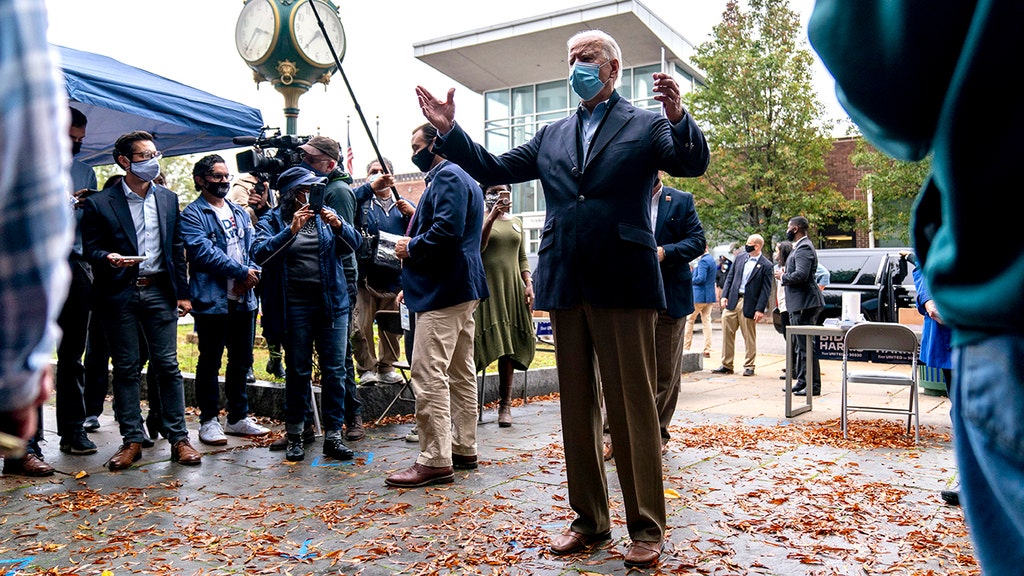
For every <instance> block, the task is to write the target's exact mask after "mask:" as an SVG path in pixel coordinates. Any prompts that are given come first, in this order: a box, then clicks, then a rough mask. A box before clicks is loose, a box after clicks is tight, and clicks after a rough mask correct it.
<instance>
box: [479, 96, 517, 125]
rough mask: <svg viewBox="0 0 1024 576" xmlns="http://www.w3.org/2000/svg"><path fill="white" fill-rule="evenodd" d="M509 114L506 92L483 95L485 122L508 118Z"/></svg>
mask: <svg viewBox="0 0 1024 576" xmlns="http://www.w3.org/2000/svg"><path fill="white" fill-rule="evenodd" d="M510 112H511V108H510V106H509V96H508V90H498V91H495V92H488V93H486V94H485V95H484V118H486V119H487V120H499V119H502V118H508V117H509V116H510V115H511V114H510Z"/></svg>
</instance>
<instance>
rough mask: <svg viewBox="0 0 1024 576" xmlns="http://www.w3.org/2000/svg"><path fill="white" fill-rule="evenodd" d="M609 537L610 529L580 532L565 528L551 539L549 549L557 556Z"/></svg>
mask: <svg viewBox="0 0 1024 576" xmlns="http://www.w3.org/2000/svg"><path fill="white" fill-rule="evenodd" d="M611 537H612V532H611V530H608V531H605V532H601V533H599V534H581V533H579V532H575V531H573V530H566V531H565V532H562V533H561V534H559V535H558V536H555V537H554V538H552V539H551V551H552V552H553V553H555V554H557V555H559V556H565V555H566V554H574V553H576V552H583V551H584V550H587V549H588V548H590V547H591V546H593V545H594V544H597V543H598V542H604V541H605V540H608V539H610V538H611Z"/></svg>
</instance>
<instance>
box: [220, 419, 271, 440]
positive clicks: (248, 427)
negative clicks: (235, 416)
mask: <svg viewBox="0 0 1024 576" xmlns="http://www.w3.org/2000/svg"><path fill="white" fill-rule="evenodd" d="M224 431H225V432H227V433H228V434H231V435H232V436H266V435H267V434H270V428H264V427H263V426H260V425H259V424H257V423H256V422H255V421H254V420H253V419H252V418H250V417H248V416H246V417H245V418H242V419H241V420H239V421H238V422H235V423H234V424H232V423H230V422H228V423H227V425H225V426H224Z"/></svg>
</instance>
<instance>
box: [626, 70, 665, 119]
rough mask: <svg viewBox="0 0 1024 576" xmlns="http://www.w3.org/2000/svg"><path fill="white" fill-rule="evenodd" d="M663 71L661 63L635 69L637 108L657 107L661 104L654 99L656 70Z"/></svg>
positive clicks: (634, 82) (633, 100) (634, 102)
mask: <svg viewBox="0 0 1024 576" xmlns="http://www.w3.org/2000/svg"><path fill="white" fill-rule="evenodd" d="M659 71H661V64H652V65H650V66H644V67H642V68H634V69H633V98H632V102H633V105H634V106H636V107H637V108H647V109H657V108H659V107H660V106H661V104H660V103H659V102H658V101H657V100H655V99H654V79H653V78H652V77H651V75H652V74H654V73H655V72H659Z"/></svg>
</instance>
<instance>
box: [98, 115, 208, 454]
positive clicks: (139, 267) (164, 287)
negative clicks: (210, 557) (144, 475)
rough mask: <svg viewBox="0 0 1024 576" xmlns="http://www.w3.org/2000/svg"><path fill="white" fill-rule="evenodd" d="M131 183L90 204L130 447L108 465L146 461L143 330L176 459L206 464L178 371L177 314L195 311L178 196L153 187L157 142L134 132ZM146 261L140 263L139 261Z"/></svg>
mask: <svg viewBox="0 0 1024 576" xmlns="http://www.w3.org/2000/svg"><path fill="white" fill-rule="evenodd" d="M113 155H114V162H116V163H117V165H118V166H120V167H121V168H123V169H124V170H125V176H124V179H123V180H122V181H121V182H120V183H118V184H115V185H114V186H111V187H110V188H107V189H105V190H103V191H101V192H99V193H97V194H93V195H92V196H90V197H89V198H88V199H86V200H85V205H84V207H83V212H82V222H81V227H82V244H83V255H84V256H85V258H86V259H87V260H89V262H90V264H92V270H93V276H94V280H93V286H94V288H93V294H94V297H95V298H96V312H97V315H98V316H99V320H100V323H101V325H102V326H103V330H104V332H105V333H106V335H107V340H108V343H109V346H110V357H111V362H112V364H113V367H114V372H113V387H114V413H115V414H116V415H117V422H118V425H119V427H120V431H121V436H122V438H123V439H124V443H123V444H122V446H121V447H120V448H119V449H118V450H117V453H116V454H114V456H112V457H111V458H110V460H109V461H108V463H107V465H108V467H109V468H110V469H111V470H123V469H125V468H128V467H130V466H131V465H132V463H133V462H135V461H136V460H138V459H140V458H141V457H142V441H143V431H142V414H141V411H140V407H139V380H140V378H139V367H140V359H139V330H138V329H137V326H140V327H141V328H142V331H143V332H144V334H145V337H146V342H147V344H148V345H149V369H150V372H152V373H153V374H150V376H153V375H154V374H155V376H156V379H157V385H158V389H159V392H160V403H161V407H162V415H163V420H162V422H161V428H162V430H161V433H162V434H164V436H166V437H167V440H168V441H169V442H170V443H171V460H172V461H175V462H180V463H181V464H188V465H196V464H199V463H200V454H199V452H197V451H196V450H195V449H194V448H192V445H191V444H190V443H189V440H188V430H187V429H186V428H185V394H184V387H183V382H182V378H181V370H179V369H178V348H177V347H178V317H179V316H181V315H184V314H186V313H188V312H189V311H190V310H191V309H192V306H191V302H190V300H189V286H188V278H187V276H186V268H185V244H184V240H183V239H182V236H181V224H180V217H179V211H178V196H177V195H176V194H175V193H174V192H171V191H170V190H168V189H167V188H164V187H163V186H160V185H158V184H156V183H154V182H153V179H154V178H155V177H156V176H157V175H158V174H159V172H160V165H159V163H158V159H159V158H160V153H159V152H157V150H156V145H155V144H154V143H153V137H152V136H151V135H150V134H149V133H147V132H130V133H128V134H125V135H123V136H121V137H120V138H118V140H117V142H116V143H115V144H114V152H113ZM140 260H141V261H140Z"/></svg>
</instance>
